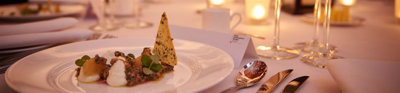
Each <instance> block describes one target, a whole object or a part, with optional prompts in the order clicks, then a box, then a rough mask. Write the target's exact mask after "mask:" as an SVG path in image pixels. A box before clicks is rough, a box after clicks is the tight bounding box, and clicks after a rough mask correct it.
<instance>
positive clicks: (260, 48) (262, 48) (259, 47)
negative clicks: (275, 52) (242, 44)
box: [257, 46, 271, 50]
mask: <svg viewBox="0 0 400 93" xmlns="http://www.w3.org/2000/svg"><path fill="white" fill-rule="evenodd" d="M257 49H258V50H270V49H271V47H266V46H258V47H257Z"/></svg>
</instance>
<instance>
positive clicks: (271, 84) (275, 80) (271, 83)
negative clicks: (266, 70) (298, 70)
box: [257, 69, 293, 93]
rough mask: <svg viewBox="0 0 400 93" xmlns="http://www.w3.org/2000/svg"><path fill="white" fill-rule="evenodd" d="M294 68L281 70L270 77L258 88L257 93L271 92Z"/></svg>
mask: <svg viewBox="0 0 400 93" xmlns="http://www.w3.org/2000/svg"><path fill="white" fill-rule="evenodd" d="M292 71H293V69H288V70H285V71H281V72H278V73H276V74H275V75H273V76H272V77H271V78H269V79H268V80H267V81H266V82H265V83H264V84H263V85H261V87H260V88H259V89H258V91H257V93H270V92H271V91H272V90H273V89H274V88H275V87H276V86H277V85H279V83H280V82H281V81H283V80H284V79H285V78H286V77H287V76H288V75H289V74H290V73H291V72H292Z"/></svg>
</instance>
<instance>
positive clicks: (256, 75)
mask: <svg viewBox="0 0 400 93" xmlns="http://www.w3.org/2000/svg"><path fill="white" fill-rule="evenodd" d="M267 69H268V67H267V65H266V64H265V62H263V61H260V60H256V61H253V62H250V63H247V64H246V65H244V66H243V68H242V69H241V70H240V72H239V75H238V76H237V77H236V81H235V84H236V86H235V87H232V88H229V89H226V90H224V91H222V93H233V92H235V91H236V90H239V89H242V88H247V87H251V86H254V85H256V84H257V82H259V81H260V80H261V79H262V78H263V77H264V75H265V74H266V72H267Z"/></svg>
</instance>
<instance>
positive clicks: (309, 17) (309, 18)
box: [301, 14, 365, 26]
mask: <svg viewBox="0 0 400 93" xmlns="http://www.w3.org/2000/svg"><path fill="white" fill-rule="evenodd" d="M301 20H302V21H304V22H306V23H310V24H314V17H313V14H305V15H303V16H302V17H301ZM364 20H365V19H364V18H361V17H358V16H352V17H350V21H348V22H339V21H333V20H331V22H330V23H331V25H332V26H360V25H362V23H363V22H364ZM320 23H321V24H323V22H322V21H321V22H320Z"/></svg>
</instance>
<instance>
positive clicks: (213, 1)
mask: <svg viewBox="0 0 400 93" xmlns="http://www.w3.org/2000/svg"><path fill="white" fill-rule="evenodd" d="M210 2H211V4H213V5H222V4H224V2H225V0H210Z"/></svg>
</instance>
